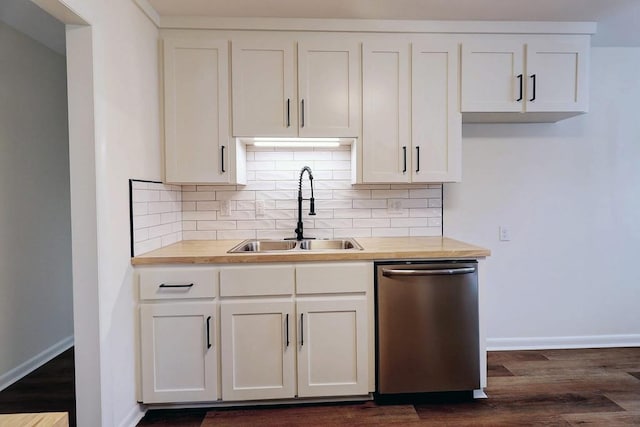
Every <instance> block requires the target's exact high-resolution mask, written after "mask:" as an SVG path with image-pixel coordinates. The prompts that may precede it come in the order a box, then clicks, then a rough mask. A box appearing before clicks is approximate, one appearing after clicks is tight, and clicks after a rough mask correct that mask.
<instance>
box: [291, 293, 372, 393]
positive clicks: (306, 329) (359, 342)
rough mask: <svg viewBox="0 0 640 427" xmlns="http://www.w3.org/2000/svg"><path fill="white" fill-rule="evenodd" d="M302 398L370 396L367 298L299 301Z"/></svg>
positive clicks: (299, 363) (299, 385) (299, 358)
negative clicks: (368, 394) (368, 393)
mask: <svg viewBox="0 0 640 427" xmlns="http://www.w3.org/2000/svg"><path fill="white" fill-rule="evenodd" d="M296 307H297V317H298V319H297V321H298V325H299V326H298V327H299V329H298V330H299V333H298V348H299V352H298V396H300V397H312V396H348V395H364V394H367V392H368V385H369V376H368V375H369V365H368V339H367V334H368V324H367V300H366V297H364V296H362V297H335V298H326V299H325V298H317V297H315V298H309V299H305V300H300V299H299V300H298V302H297V304H296Z"/></svg>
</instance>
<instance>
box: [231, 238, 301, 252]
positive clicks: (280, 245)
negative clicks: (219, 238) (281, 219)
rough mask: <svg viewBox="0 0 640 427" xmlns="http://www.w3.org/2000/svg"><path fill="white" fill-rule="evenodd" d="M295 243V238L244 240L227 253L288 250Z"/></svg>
mask: <svg viewBox="0 0 640 427" xmlns="http://www.w3.org/2000/svg"><path fill="white" fill-rule="evenodd" d="M296 245H297V242H296V241H295V240H245V241H244V242H242V243H240V244H239V245H237V246H235V247H233V248H232V249H231V250H230V251H229V253H241V252H274V251H289V250H291V249H294V248H295V247H296Z"/></svg>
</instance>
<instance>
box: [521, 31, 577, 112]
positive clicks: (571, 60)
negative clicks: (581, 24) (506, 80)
mask: <svg viewBox="0 0 640 427" xmlns="http://www.w3.org/2000/svg"><path fill="white" fill-rule="evenodd" d="M588 70H589V43H588V40H586V41H582V40H581V41H575V42H556V41H547V42H532V43H528V44H527V91H526V92H527V111H528V112H532V111H551V112H553V111H577V112H586V111H587V110H588V105H589V100H588V96H589V88H588V86H587V82H588V81H589V78H588V75H587V73H588V72H589V71H588ZM534 84H535V87H534Z"/></svg>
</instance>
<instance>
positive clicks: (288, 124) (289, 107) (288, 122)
mask: <svg viewBox="0 0 640 427" xmlns="http://www.w3.org/2000/svg"><path fill="white" fill-rule="evenodd" d="M287 127H291V99H289V98H287Z"/></svg>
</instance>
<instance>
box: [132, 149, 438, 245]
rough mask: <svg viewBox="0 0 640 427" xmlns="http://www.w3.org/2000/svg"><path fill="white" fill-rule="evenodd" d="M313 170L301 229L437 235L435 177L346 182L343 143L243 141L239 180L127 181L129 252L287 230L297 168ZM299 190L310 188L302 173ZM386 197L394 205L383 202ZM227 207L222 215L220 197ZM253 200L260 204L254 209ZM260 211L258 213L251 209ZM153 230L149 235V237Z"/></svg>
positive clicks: (316, 233) (335, 234)
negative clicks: (259, 144) (264, 144)
mask: <svg viewBox="0 0 640 427" xmlns="http://www.w3.org/2000/svg"><path fill="white" fill-rule="evenodd" d="M303 166H309V167H310V168H311V169H312V171H313V177H314V197H315V199H316V203H315V209H316V216H309V215H308V212H309V202H308V200H305V201H304V202H303V206H302V209H303V221H304V229H305V235H307V236H310V237H318V238H340V237H371V236H409V235H411V236H439V235H441V230H442V199H441V194H442V185H441V184H359V185H352V184H351V179H352V171H351V151H350V150H349V148H348V147H340V148H337V149H312V148H308V149H294V150H291V149H273V148H256V147H252V146H248V147H247V168H248V172H247V185H245V186H242V185H238V186H236V185H197V186H196V185H183V186H175V185H163V184H151V183H138V182H136V181H134V183H133V202H134V203H133V215H134V216H133V223H134V229H135V235H134V249H135V253H136V254H140V253H142V251H145V252H146V251H149V250H152V249H157V248H159V247H161V246H163V245H166V244H170V242H171V243H173V242H176V241H179V240H180V239H185V240H200V239H214V240H215V239H250V238H274V239H275V238H286V237H293V236H294V228H295V226H296V221H297V212H298V205H297V201H296V198H297V193H298V179H299V177H300V169H301V168H302V167H303ZM302 192H303V197H304V198H308V197H309V196H310V195H311V192H310V188H309V181H308V178H307V176H306V174H305V175H304V176H303V183H302ZM389 200H394V201H398V203H399V207H400V209H399V210H397V211H395V210H392V209H388V205H389ZM223 201H224V203H225V204H228V205H229V214H228V215H226V216H222V215H221V214H222V210H221V209H222V202H223ZM257 202H260V203H261V205H262V207H261V209H260V210H261V211H260V212H258V211H257V209H256V208H257ZM258 213H260V215H258ZM154 236H156V237H154Z"/></svg>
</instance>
